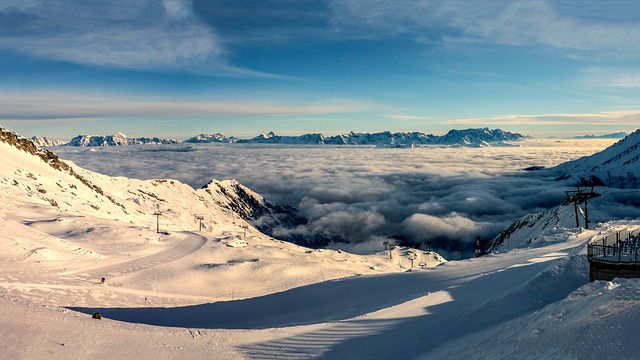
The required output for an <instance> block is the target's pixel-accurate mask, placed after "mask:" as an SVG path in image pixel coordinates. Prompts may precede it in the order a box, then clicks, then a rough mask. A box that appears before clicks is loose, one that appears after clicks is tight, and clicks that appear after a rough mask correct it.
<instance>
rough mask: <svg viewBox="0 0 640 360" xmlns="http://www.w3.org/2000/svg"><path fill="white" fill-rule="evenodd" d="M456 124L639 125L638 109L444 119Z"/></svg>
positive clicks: (639, 114) (639, 113) (639, 115)
mask: <svg viewBox="0 0 640 360" xmlns="http://www.w3.org/2000/svg"><path fill="white" fill-rule="evenodd" d="M445 123H447V124H456V125H482V126H492V125H496V126H498V125H500V126H501V125H623V126H626V127H640V111H639V110H618V111H608V112H601V113H584V114H542V115H501V116H495V117H484V118H466V119H453V120H447V121H445Z"/></svg>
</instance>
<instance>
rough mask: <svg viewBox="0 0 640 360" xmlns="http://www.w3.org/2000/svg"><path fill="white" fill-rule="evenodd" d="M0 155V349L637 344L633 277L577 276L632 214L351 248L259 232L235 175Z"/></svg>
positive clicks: (498, 351) (200, 355) (188, 355)
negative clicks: (193, 180) (202, 182)
mask: <svg viewBox="0 0 640 360" xmlns="http://www.w3.org/2000/svg"><path fill="white" fill-rule="evenodd" d="M0 154H2V156H0V228H1V229H2V230H1V232H0V338H2V339H3V345H4V346H3V351H2V352H0V358H3V359H43V358H47V359H71V358H73V359H88V358H91V359H114V358H135V359H158V358H181V359H204V358H206V359H211V358H213V359H245V358H246V359H271V358H284V359H308V358H325V359H391V358H397V359H450V358H454V359H476V358H485V359H494V358H514V359H516V358H517V359H520V358H545V359H546V358H559V359H564V358H567V359H573V358H579V359H601V358H635V357H637V356H638V355H637V354H640V345H639V342H638V341H637V340H636V339H635V337H636V336H637V330H638V328H639V327H640V326H639V325H637V324H639V320H640V318H639V317H638V315H639V314H640V310H638V309H640V308H639V307H638V305H640V304H638V302H639V301H640V281H638V280H635V279H621V280H614V281H612V282H603V281H597V282H594V283H588V262H587V258H586V255H585V254H586V244H587V243H588V242H589V241H591V240H594V239H599V238H601V237H602V236H606V235H609V234H611V233H615V232H616V231H620V230H623V229H637V228H640V221H638V220H620V221H611V222H607V223H601V224H598V225H597V226H594V228H593V229H592V230H578V229H572V228H566V227H565V226H568V225H566V224H571V219H570V214H572V212H571V211H562V210H561V209H560V210H557V211H556V212H555V213H554V214H555V215H548V216H547V217H546V218H545V219H555V217H554V216H557V220H558V221H556V222H553V221H547V222H546V225H545V226H538V228H539V229H540V230H539V231H537V232H536V233H535V234H533V233H531V232H532V231H531V230H532V229H535V226H534V227H529V226H526V228H527V229H529V230H528V231H529V234H528V235H527V236H528V237H535V238H536V240H535V241H527V239H526V236H524V235H518V234H516V235H514V237H513V238H512V239H514V242H513V243H511V244H510V247H509V249H508V250H509V251H507V248H505V247H504V246H501V247H499V248H498V249H497V252H496V253H495V254H492V255H488V256H484V257H481V258H477V259H468V260H463V261H449V262H446V261H445V260H444V259H442V258H441V257H439V256H438V255H437V254H435V253H426V252H423V251H418V250H415V249H406V248H395V249H393V250H391V251H392V253H391V254H389V252H388V251H387V252H383V251H381V252H379V253H377V254H372V255H355V254H351V253H348V252H345V251H341V250H329V249H323V250H312V249H307V248H304V247H300V246H296V245H294V244H290V243H285V242H282V241H279V240H277V239H273V238H270V237H268V236H266V235H264V234H261V233H260V232H258V231H257V230H255V229H254V228H253V227H251V225H250V224H248V223H247V222H246V221H244V220H243V219H242V218H241V217H240V216H239V215H238V213H236V212H235V211H236V210H237V209H236V208H234V207H232V206H231V205H232V204H235V205H237V204H238V203H236V202H234V201H235V200H234V199H233V196H223V194H222V193H219V192H216V190H215V189H220V188H221V187H224V188H225V189H226V190H225V191H228V192H229V193H231V190H232V189H234V186H236V184H235V183H233V182H219V183H217V184H219V185H216V186H218V187H217V188H216V187H212V188H210V189H199V190H195V189H193V188H191V187H190V186H188V185H185V184H182V183H180V182H178V181H174V180H145V181H142V180H134V179H128V178H124V177H117V178H116V177H108V176H103V175H100V174H97V173H93V172H90V171H87V170H83V169H80V168H77V167H76V166H75V165H73V164H71V166H72V167H73V169H74V171H75V172H74V173H75V174H76V175H73V174H71V173H69V172H65V171H60V170H56V169H54V168H53V167H51V166H50V165H49V164H47V163H46V162H45V161H43V160H42V159H41V158H40V157H37V156H34V155H32V154H30V153H27V152H25V151H22V150H19V149H17V148H16V147H15V146H12V145H9V144H8V143H5V142H1V141H0ZM98 189H99V190H98ZM207 190H209V191H208V192H207ZM247 191H249V190H247ZM255 195H256V196H257V197H258V198H259V195H257V194H255ZM156 211H160V212H161V213H162V215H161V216H160V217H159V218H158V219H157V218H156V216H154V215H153V214H154V213H155V212H156ZM196 215H203V216H204V218H205V219H204V221H203V223H204V225H205V228H204V229H203V231H198V230H199V222H198V220H197V219H196V217H195V216H196ZM156 221H159V229H160V232H159V233H158V232H156V226H157V223H156ZM520 234H522V233H520ZM516 240H517V241H516ZM242 242H244V243H246V245H245V244H242V245H245V246H228V245H234V244H235V245H238V244H240V243H242ZM412 259H413V260H412ZM421 263H422V264H423V265H419V264H421ZM412 265H413V266H412ZM103 279H104V281H103ZM95 313H100V314H101V316H102V319H100V320H98V319H93V318H92V315H93V314H95Z"/></svg>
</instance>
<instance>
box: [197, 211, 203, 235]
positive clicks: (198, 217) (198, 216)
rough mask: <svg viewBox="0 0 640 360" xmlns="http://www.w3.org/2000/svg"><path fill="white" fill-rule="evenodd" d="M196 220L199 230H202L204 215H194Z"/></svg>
mask: <svg viewBox="0 0 640 360" xmlns="http://www.w3.org/2000/svg"><path fill="white" fill-rule="evenodd" d="M196 220H200V230H199V231H202V220H204V216H202V215H196Z"/></svg>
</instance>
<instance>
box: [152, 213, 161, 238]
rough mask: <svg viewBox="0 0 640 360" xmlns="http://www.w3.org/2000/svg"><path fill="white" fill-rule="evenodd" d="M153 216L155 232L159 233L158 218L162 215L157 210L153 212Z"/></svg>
mask: <svg viewBox="0 0 640 360" xmlns="http://www.w3.org/2000/svg"><path fill="white" fill-rule="evenodd" d="M153 215H155V216H156V232H157V233H159V232H160V216H161V215H162V213H161V212H160V210H158V211H156V212H154V213H153Z"/></svg>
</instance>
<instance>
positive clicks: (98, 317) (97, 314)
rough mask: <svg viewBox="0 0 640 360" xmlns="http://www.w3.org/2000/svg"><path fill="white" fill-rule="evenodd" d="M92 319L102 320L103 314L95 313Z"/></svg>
mask: <svg viewBox="0 0 640 360" xmlns="http://www.w3.org/2000/svg"><path fill="white" fill-rule="evenodd" d="M92 318H93V319H98V320H102V314H100V313H95V314H93V316H92Z"/></svg>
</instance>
